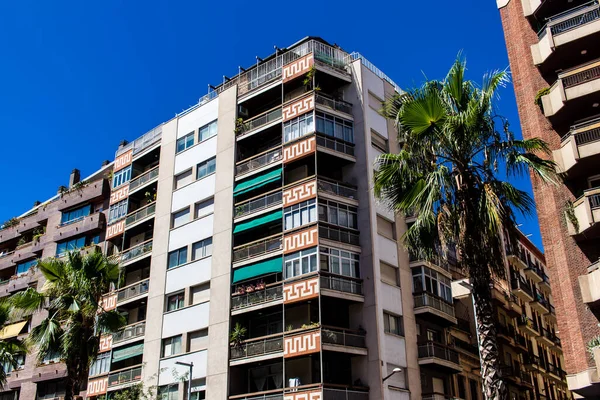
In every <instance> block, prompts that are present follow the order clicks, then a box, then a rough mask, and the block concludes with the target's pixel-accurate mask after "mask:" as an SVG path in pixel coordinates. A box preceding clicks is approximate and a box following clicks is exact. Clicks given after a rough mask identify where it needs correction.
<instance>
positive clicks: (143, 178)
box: [129, 166, 158, 192]
mask: <svg viewBox="0 0 600 400" xmlns="http://www.w3.org/2000/svg"><path fill="white" fill-rule="evenodd" d="M156 177H158V166H156V167H154V168H152V169H151V170H148V171H146V172H144V173H143V174H141V175H139V176H136V177H135V178H133V179H132V180H131V181H130V182H129V191H130V192H132V191H134V190H135V189H137V188H139V187H141V186H143V185H145V184H146V183H148V182H150V181H151V180H153V179H154V178H156Z"/></svg>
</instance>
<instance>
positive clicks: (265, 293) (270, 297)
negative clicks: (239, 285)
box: [231, 282, 283, 315]
mask: <svg viewBox="0 0 600 400" xmlns="http://www.w3.org/2000/svg"><path fill="white" fill-rule="evenodd" d="M280 300H283V286H282V285H281V283H280V282H278V283H275V284H273V285H269V286H266V287H265V288H264V289H261V290H255V291H254V292H252V293H244V294H236V293H234V294H233V295H232V297H231V312H232V314H234V315H235V314H239V313H241V312H244V311H248V309H250V308H252V309H255V307H256V306H271V305H273V304H280Z"/></svg>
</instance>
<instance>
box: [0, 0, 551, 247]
mask: <svg viewBox="0 0 600 400" xmlns="http://www.w3.org/2000/svg"><path fill="white" fill-rule="evenodd" d="M385 3H386V2H376V3H368V2H367V3H365V2H360V3H358V2H353V1H345V2H341V1H335V2H334V1H329V0H328V1H320V2H315V1H310V2H308V3H306V5H297V6H293V7H292V6H291V4H292V3H289V2H285V1H276V2H275V1H259V2H254V3H252V2H247V1H244V2H241V1H233V2H232V1H229V2H222V1H204V0H196V1H170V2H168V4H167V2H155V1H144V2H135V1H129V0H128V1H125V0H121V1H111V0H109V1H105V2H90V1H58V2H47V1H41V0H38V1H37V2H34V1H28V0H23V1H5V2H2V4H0V60H1V62H0V123H1V127H2V128H1V129H2V131H1V133H0V137H1V138H2V141H1V143H2V157H0V171H1V176H2V184H3V190H2V192H3V195H2V196H0V221H4V220H6V219H8V218H10V217H12V216H15V215H18V214H20V213H22V212H24V211H26V210H27V209H28V208H29V207H30V206H31V205H32V204H33V202H34V201H35V200H42V201H43V200H45V199H47V198H49V197H50V196H52V195H54V194H55V193H56V190H57V188H58V186H60V185H66V184H67V183H68V177H69V173H70V171H71V170H72V169H73V168H79V169H80V170H81V171H82V175H84V176H85V175H87V174H89V173H92V172H93V171H95V170H96V169H97V168H98V167H99V166H100V164H101V162H102V160H112V159H113V158H114V151H115V149H116V147H117V145H118V143H119V141H120V140H121V139H129V140H132V139H135V138H136V137H138V136H140V135H141V134H143V133H145V132H146V131H147V130H149V129H151V128H153V127H154V126H156V125H158V124H159V123H161V122H163V121H165V120H167V119H169V118H171V117H173V116H174V114H175V113H176V112H179V111H181V110H183V109H185V108H187V107H188V106H190V105H193V104H194V103H196V102H197V100H198V98H199V97H201V96H202V95H204V94H206V92H207V84H209V83H210V84H213V85H214V84H218V83H219V82H220V81H221V79H222V75H228V76H232V75H234V74H235V73H236V72H237V66H238V65H241V66H243V67H244V66H245V67H247V66H249V65H251V64H252V63H254V62H255V58H254V57H255V56H257V55H258V56H267V55H269V54H271V53H272V51H273V45H277V46H279V47H285V46H287V45H290V44H292V43H293V42H295V41H297V40H299V39H301V38H302V37H304V36H309V35H312V36H321V37H323V38H324V39H326V40H328V41H330V42H332V43H337V44H339V45H341V46H342V47H343V48H344V49H345V50H347V51H359V52H361V53H362V54H363V55H364V56H365V57H367V58H368V59H369V60H370V61H371V62H373V63H374V64H375V65H377V66H378V67H379V68H380V69H381V70H383V71H384V72H385V73H386V74H387V75H389V76H390V77H391V78H392V79H394V80H395V81H396V83H398V84H399V85H400V86H401V87H405V88H406V87H413V86H416V85H418V84H419V83H421V82H422V80H423V74H426V75H427V77H429V78H442V77H443V76H444V74H445V72H446V71H447V69H448V68H449V66H450V64H451V63H452V61H453V60H454V58H455V57H456V54H457V53H458V51H459V50H461V49H462V50H463V51H464V54H465V55H466V57H467V61H468V68H469V71H468V74H469V75H468V78H471V79H476V80H480V79H481V77H482V75H483V73H484V72H486V71H488V70H491V69H496V68H504V67H506V66H508V59H507V55H506V48H505V44H504V38H503V34H502V27H501V24H500V16H499V12H498V10H497V8H496V2H495V1H493V0H486V1H482V0H463V1H460V2H448V1H442V0H429V1H427V2H417V1H413V2H407V1H388V2H387V3H388V4H385ZM365 5H367V7H365ZM378 5H379V6H381V7H376V6H378ZM501 95H502V98H501V101H500V103H499V109H500V111H501V112H502V113H503V114H504V115H505V116H507V117H508V118H509V120H510V121H511V124H512V128H513V130H514V131H515V132H516V133H517V135H518V136H520V126H519V120H518V115H517V111H516V104H515V99H514V94H513V91H512V86H511V87H509V88H507V89H505V90H503V91H502V92H501ZM518 186H519V187H521V188H525V189H527V190H531V187H530V183H529V180H528V179H526V180H523V181H522V182H518ZM9 193H11V194H10V195H9ZM522 222H523V226H522V230H523V231H524V232H525V233H531V234H532V236H531V238H532V240H533V241H534V242H535V243H536V244H538V245H541V243H540V242H541V241H540V238H539V229H538V226H537V218H536V217H535V216H534V217H530V218H528V219H523V221H522Z"/></svg>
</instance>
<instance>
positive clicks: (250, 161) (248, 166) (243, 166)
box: [235, 147, 282, 176]
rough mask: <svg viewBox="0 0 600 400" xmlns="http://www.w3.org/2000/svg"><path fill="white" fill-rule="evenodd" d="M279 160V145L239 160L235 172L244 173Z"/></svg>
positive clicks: (237, 173) (280, 157)
mask: <svg viewBox="0 0 600 400" xmlns="http://www.w3.org/2000/svg"><path fill="white" fill-rule="evenodd" d="M281 160H282V155H281V147H277V148H276V149H273V150H267V151H266V152H264V153H261V154H257V155H255V156H252V157H250V158H247V159H245V160H243V161H241V162H239V163H238V164H237V165H236V167H235V172H236V175H237V176H240V175H244V174H247V173H249V172H252V171H254V170H257V169H259V168H262V167H265V166H267V165H271V164H273V163H276V162H278V161H281Z"/></svg>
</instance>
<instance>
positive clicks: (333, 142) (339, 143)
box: [317, 135, 354, 156]
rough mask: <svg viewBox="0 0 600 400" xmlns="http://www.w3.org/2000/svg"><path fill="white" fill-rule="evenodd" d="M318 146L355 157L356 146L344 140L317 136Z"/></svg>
mask: <svg viewBox="0 0 600 400" xmlns="http://www.w3.org/2000/svg"><path fill="white" fill-rule="evenodd" d="M317 146H321V147H325V148H328V149H331V150H333V151H337V152H340V153H344V154H348V155H349V156H354V144H350V143H347V142H344V141H343V140H339V139H334V138H329V137H325V136H323V135H317Z"/></svg>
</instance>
